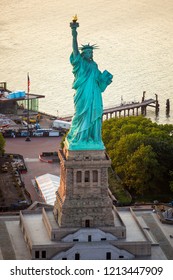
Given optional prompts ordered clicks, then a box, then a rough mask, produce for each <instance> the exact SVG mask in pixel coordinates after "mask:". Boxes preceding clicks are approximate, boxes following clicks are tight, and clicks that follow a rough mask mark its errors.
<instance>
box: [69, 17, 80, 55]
mask: <svg viewBox="0 0 173 280" xmlns="http://www.w3.org/2000/svg"><path fill="white" fill-rule="evenodd" d="M70 27H71V30H72V37H73V39H72V48H73V55H74V56H77V55H78V53H79V49H78V42H77V30H76V29H77V28H78V27H79V23H78V22H77V15H75V16H74V17H73V20H72V22H71V23H70Z"/></svg>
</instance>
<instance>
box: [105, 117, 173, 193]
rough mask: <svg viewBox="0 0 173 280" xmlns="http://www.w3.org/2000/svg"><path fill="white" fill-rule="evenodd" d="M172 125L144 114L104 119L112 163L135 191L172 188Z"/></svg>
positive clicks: (106, 141) (107, 148)
mask: <svg viewBox="0 0 173 280" xmlns="http://www.w3.org/2000/svg"><path fill="white" fill-rule="evenodd" d="M172 132H173V125H159V124H157V123H153V122H152V121H151V120H150V119H147V118H145V117H143V116H137V117H136V116H131V117H125V118H123V117H122V118H112V119H110V120H106V121H104V123H103V133H102V135H103V142H104V144H105V146H106V150H107V152H108V154H109V156H110V158H111V160H112V167H113V169H114V170H115V172H116V173H117V175H118V176H119V177H120V178H121V180H122V181H123V183H124V185H125V186H126V187H127V188H128V189H130V190H133V191H134V192H135V193H136V194H146V193H148V192H152V193H154V192H155V193H156V194H158V193H159V192H161V193H166V192H170V189H172V188H170V187H171V186H172V184H170V182H171V181H172V178H171V175H170V174H171V173H170V171H171V170H172V166H173V136H172Z"/></svg>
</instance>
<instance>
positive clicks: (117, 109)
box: [62, 91, 159, 121]
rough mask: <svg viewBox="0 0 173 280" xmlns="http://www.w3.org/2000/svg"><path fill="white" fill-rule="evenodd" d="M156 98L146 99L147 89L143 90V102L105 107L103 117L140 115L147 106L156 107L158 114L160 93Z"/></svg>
mask: <svg viewBox="0 0 173 280" xmlns="http://www.w3.org/2000/svg"><path fill="white" fill-rule="evenodd" d="M155 97H156V98H155V99H153V98H149V99H145V91H144V92H143V96H142V101H141V102H130V103H122V104H121V105H118V106H114V107H111V108H105V109H104V110H103V119H104V120H105V119H110V118H114V117H122V116H124V117H126V116H130V115H133V116H138V115H141V114H142V115H144V116H145V115H146V113H147V107H153V108H155V113H156V115H157V114H158V111H159V102H158V95H157V94H155ZM62 119H63V120H65V121H71V119H72V116H66V117H62Z"/></svg>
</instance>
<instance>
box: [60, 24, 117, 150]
mask: <svg viewBox="0 0 173 280" xmlns="http://www.w3.org/2000/svg"><path fill="white" fill-rule="evenodd" d="M70 26H71V29H72V37H73V52H72V54H71V56H70V62H71V64H72V67H73V74H74V82H73V89H74V90H75V94H74V108H75V113H74V116H73V119H72V125H71V129H70V131H69V133H68V135H67V137H66V139H65V142H66V145H67V147H68V149H69V150H103V149H105V147H104V144H103V142H102V136H101V127H102V113H103V103H102V92H103V91H104V90H105V89H106V87H107V86H108V85H109V84H110V83H111V82H112V77H113V76H112V75H111V74H110V73H109V72H108V71H106V70H105V71H104V72H103V73H101V71H100V70H99V69H98V66H97V64H96V63H95V62H94V61H93V49H95V48H97V47H95V45H92V46H91V45H89V44H88V45H83V46H82V48H81V52H79V48H78V43H77V31H76V29H77V27H78V25H77V24H76V22H74V24H73V23H71V24H70Z"/></svg>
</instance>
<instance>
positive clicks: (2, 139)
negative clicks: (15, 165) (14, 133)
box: [0, 133, 5, 156]
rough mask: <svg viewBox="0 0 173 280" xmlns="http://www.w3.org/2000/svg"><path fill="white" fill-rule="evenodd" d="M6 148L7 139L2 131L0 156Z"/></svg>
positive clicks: (0, 135)
mask: <svg viewBox="0 0 173 280" xmlns="http://www.w3.org/2000/svg"><path fill="white" fill-rule="evenodd" d="M4 148H5V139H4V137H3V136H2V133H0V156H2V155H3V154H4V152H5V150H4Z"/></svg>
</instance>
